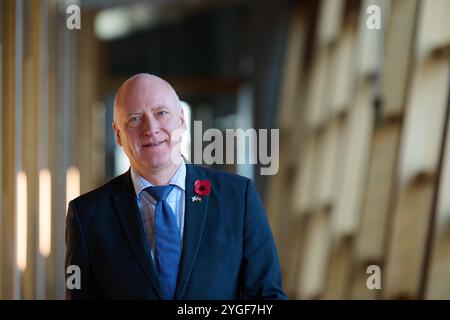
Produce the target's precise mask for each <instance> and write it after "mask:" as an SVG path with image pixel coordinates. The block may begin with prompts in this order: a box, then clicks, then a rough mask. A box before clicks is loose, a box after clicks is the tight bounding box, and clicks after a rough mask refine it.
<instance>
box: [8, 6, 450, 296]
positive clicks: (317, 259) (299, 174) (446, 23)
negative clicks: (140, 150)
mask: <svg viewBox="0 0 450 320" xmlns="http://www.w3.org/2000/svg"><path fill="white" fill-rule="evenodd" d="M449 17H450V0H384V1H383V0H378V1H377V0H321V1H316V0H298V1H295V0H265V1H262V0H259V1H258V0H228V1H226V0H165V1H164V0H149V1H138V0H133V1H125V0H109V1H106V0H80V1H62V0H61V1H57V0H1V1H0V109H1V113H0V150H1V158H0V167H1V170H0V298H1V299H63V298H64V288H65V281H64V271H65V270H64V254H65V243H64V232H65V214H66V207H67V203H68V201H70V200H71V199H73V198H74V197H76V196H77V195H79V194H81V193H84V192H87V191H89V190H91V189H93V188H95V187H98V186H100V185H102V184H103V183H105V182H106V181H108V180H109V179H111V178H112V177H114V176H116V175H118V174H121V173H122V172H124V171H126V170H127V169H128V166H129V164H128V162H127V159H126V158H125V157H124V155H123V153H122V150H121V149H120V148H118V147H117V146H116V145H115V141H114V135H113V131H112V128H111V122H112V115H113V100H114V94H115V91H116V90H117V89H118V87H119V86H120V84H121V83H122V82H123V81H125V80H126V79H127V78H128V77H130V76H131V75H133V74H135V73H140V72H149V73H153V74H156V75H158V76H160V77H162V78H164V79H166V80H167V81H169V82H170V83H171V84H172V85H173V87H174V88H175V90H176V91H177V92H178V94H179V96H180V99H181V100H182V101H183V108H184V109H185V113H186V114H187V118H188V121H189V124H190V132H188V133H187V135H186V137H185V138H186V139H185V145H184V146H183V150H184V152H183V153H184V155H185V156H186V157H187V158H188V159H191V160H192V158H193V157H195V156H196V153H198V152H200V155H201V152H202V150H200V151H199V150H198V149H196V148H193V146H192V144H191V143H190V142H192V141H193V139H194V138H195V137H194V136H193V135H194V132H193V128H192V125H193V121H194V120H201V121H202V127H203V130H206V129H208V128H217V129H219V130H221V131H222V132H225V129H227V128H244V129H248V128H254V129H279V130H280V131H279V135H280V141H279V150H276V149H275V150H272V152H279V171H278V173H277V174H275V175H271V176H264V175H261V174H260V170H259V169H260V167H261V165H260V164H256V165H245V164H242V165H239V164H237V165H221V164H215V165H213V166H214V167H216V168H219V169H222V170H227V171H231V172H236V173H239V174H242V175H245V176H247V177H249V178H251V179H253V180H254V181H255V183H256V185H257V188H258V190H259V192H260V194H261V196H262V198H263V201H264V203H265V206H266V209H267V214H268V216H269V221H270V223H271V226H272V230H273V233H274V237H275V240H276V243H277V247H278V250H279V254H280V260H281V264H282V272H283V284H284V288H285V290H286V291H287V293H288V295H289V297H290V298H291V299H435V298H436V299H450V230H449V218H450V197H449V196H448V195H449V194H450V128H449V126H448V122H449V93H450V90H449V88H450V86H449V75H450V68H449V62H450V60H449V59H450V19H449ZM78 18H79V19H78ZM196 139H198V137H197V138H196ZM206 144H207V143H206ZM255 144H257V141H256V140H255V139H252V138H249V140H248V145H250V146H251V145H255ZM203 146H205V143H204V144H203ZM269 150H270V148H269ZM446 194H447V196H446ZM373 266H375V268H374V267H373ZM377 268H379V269H377ZM373 270H375V271H373ZM378 270H379V272H378ZM377 276H379V278H374V277H377ZM374 279H376V280H374ZM377 280H380V285H377ZM371 284H372V285H373V284H375V286H376V287H378V288H373V286H372V285H371Z"/></svg>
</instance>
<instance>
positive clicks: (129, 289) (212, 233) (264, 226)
mask: <svg viewBox="0 0 450 320" xmlns="http://www.w3.org/2000/svg"><path fill="white" fill-rule="evenodd" d="M186 169H187V170H186V194H185V198H186V206H185V226H184V238H183V252H182V257H181V263H180V270H179V275H178V284H177V289H176V293H175V299H186V300H189V299H218V300H219V299H220V300H223V299H286V295H285V294H284V292H283V290H282V288H281V275H280V267H279V261H278V255H277V251H276V248H275V244H274V241H273V238H272V233H271V231H270V227H269V224H268V221H267V218H266V214H265V210H264V208H263V205H262V203H261V199H260V198H259V195H258V193H257V191H256V189H255V187H254V184H253V182H252V181H251V180H249V179H247V178H244V177H241V176H238V175H233V174H229V173H225V172H222V171H218V170H212V169H207V168H203V167H200V166H196V165H192V164H186ZM197 179H201V180H204V179H209V180H210V182H211V192H210V194H209V195H208V196H203V197H202V200H201V201H200V202H192V199H191V198H192V196H194V195H195V193H194V181H195V180H197ZM65 264H66V270H67V267H68V266H69V265H77V266H78V267H79V268H80V271H81V288H80V289H76V288H75V289H68V288H66V299H162V298H163V295H162V292H161V288H160V284H159V280H158V274H157V271H156V267H155V265H154V263H153V260H152V258H151V253H150V246H149V244H148V241H147V239H146V237H145V233H144V228H143V225H142V220H141V216H140V213H139V208H138V205H137V200H136V194H135V191H134V188H133V184H132V180H131V176H130V172H129V171H128V172H126V173H124V174H123V175H121V176H119V177H117V178H115V179H113V180H112V181H110V182H108V183H107V184H105V185H104V186H102V187H100V188H98V189H96V190H93V191H91V192H89V193H86V194H84V195H82V196H80V197H78V198H76V199H75V200H73V201H71V202H70V204H69V210H68V213H67V219H66V260H65ZM70 275H71V274H66V278H67V277H68V276H70Z"/></svg>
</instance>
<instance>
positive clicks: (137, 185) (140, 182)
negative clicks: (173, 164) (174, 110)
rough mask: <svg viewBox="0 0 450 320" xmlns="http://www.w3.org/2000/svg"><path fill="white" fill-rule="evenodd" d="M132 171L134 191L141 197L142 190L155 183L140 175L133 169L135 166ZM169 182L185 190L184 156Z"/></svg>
mask: <svg viewBox="0 0 450 320" xmlns="http://www.w3.org/2000/svg"><path fill="white" fill-rule="evenodd" d="M130 173H131V180H132V181H133V187H134V191H135V193H136V197H138V198H139V197H140V194H141V192H142V191H143V190H144V189H146V188H148V187H153V184H152V183H151V182H150V181H148V180H147V179H145V178H144V177H142V176H140V175H139V174H137V173H136V171H134V170H133V167H131V169H130ZM169 184H173V185H175V186H177V187H178V188H180V189H181V190H183V191H185V186H186V163H185V162H184V158H183V157H181V163H180V166H179V167H178V169H177V171H176V172H175V174H174V175H173V176H172V178H171V179H170V181H169Z"/></svg>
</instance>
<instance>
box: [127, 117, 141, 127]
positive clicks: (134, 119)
mask: <svg viewBox="0 0 450 320" xmlns="http://www.w3.org/2000/svg"><path fill="white" fill-rule="evenodd" d="M141 120H142V116H141V115H134V116H131V117H129V118H128V125H129V126H131V127H133V126H136V125H138V124H139V122H140V121H141Z"/></svg>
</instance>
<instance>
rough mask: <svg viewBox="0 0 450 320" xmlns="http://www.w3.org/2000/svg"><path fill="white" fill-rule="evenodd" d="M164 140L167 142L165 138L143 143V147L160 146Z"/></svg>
mask: <svg viewBox="0 0 450 320" xmlns="http://www.w3.org/2000/svg"><path fill="white" fill-rule="evenodd" d="M164 142H165V140H163V141H160V142H155V143H147V144H144V145H142V146H143V147H146V148H154V147H157V146H160V145H161V144H163V143H164Z"/></svg>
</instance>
